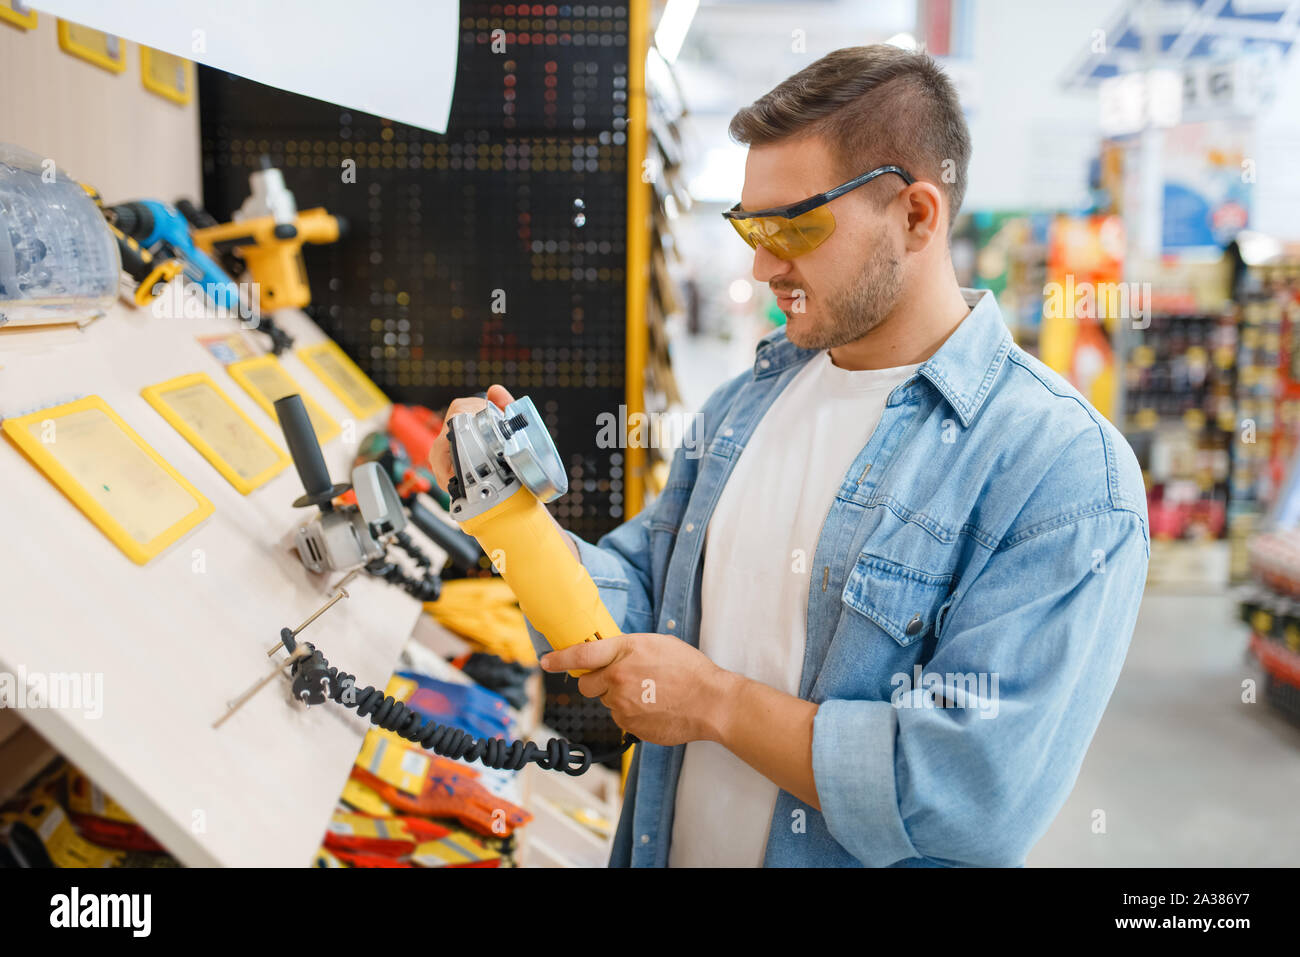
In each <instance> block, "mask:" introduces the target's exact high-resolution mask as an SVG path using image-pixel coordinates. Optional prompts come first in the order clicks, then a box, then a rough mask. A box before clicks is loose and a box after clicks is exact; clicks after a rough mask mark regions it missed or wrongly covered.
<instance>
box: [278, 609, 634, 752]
mask: <svg viewBox="0 0 1300 957" xmlns="http://www.w3.org/2000/svg"><path fill="white" fill-rule="evenodd" d="M280 639H281V641H282V642H283V643H284V647H285V650H287V651H288V652H289V653H290V654H292V653H293V650H294V647H295V644H296V643H295V641H294V638H293V633H292V631H291V630H290V629H288V628H285V629H283V630H282V631H281V632H280ZM303 644H304V645H305V646H306V647H307V648H309V649H310V650H311V654H309V655H307V656H306V657H302V658H299V659H298V661H296V662H295V663H294V665H293V669H292V672H291V673H292V675H293V693H294V696H295V697H297V698H299V699H301V700H302V701H305V702H306V703H307V704H309V705H312V704H321V703H322V702H324V701H325V700H326V699H327V698H328V699H329V700H331V701H335V702H337V703H339V704H341V705H343V706H344V707H345V708H353V709H355V710H356V712H357V714H358V715H360V716H361V717H363V718H364V717H367V716H369V718H370V723H371V724H373V725H376V726H377V727H380V728H383V729H384V730H385V731H392V732H395V733H396V734H397V735H399V736H400V737H403V738H405V739H406V740H408V741H412V742H414V743H416V744H418V745H420V747H422V748H427V749H428V750H430V751H432V752H433V753H434V754H437V755H440V756H442V757H444V758H453V759H456V760H462V761H471V762H472V761H480V762H482V763H483V764H485V765H487V766H488V767H489V768H493V769H496V770H500V769H502V768H505V769H508V770H511V771H518V770H519V769H520V768H522V767H523V766H524V765H526V764H528V763H529V762H532V763H534V764H536V765H537V766H538V767H540V768H541V769H542V770H544V771H563V772H564V773H565V774H569V775H573V776H574V777H577V776H578V775H579V774H585V773H586V772H587V770H588V769H589V768H590V767H591V765H592V764H593V763H597V764H599V763H603V762H605V761H608V760H610V759H611V758H613V757H615V756H617V755H620V754H622V753H623V752H624V751H626V750H627V749H628V748H630V747H631V746H632V745H633V744H635V743H636V742H637V738H635V737H633V736H632V735H630V734H629V735H624V738H623V744H622V746H621V747H619V748H618V750H616V751H611V752H609V753H608V754H602V755H594V756H593V755H592V753H591V750H590V749H589V748H587V747H586V746H585V745H581V744H573V743H572V742H570V741H568V740H566V739H564V738H551V739H550V740H549V741H548V742H546V747H545V749H543V748H539V747H538V746H537V745H536V744H534V743H533V742H532V741H523V740H515V741H506V740H505V739H504V738H476V737H474V736H473V735H472V734H469V733H467V732H465V731H462V730H461V729H460V728H454V727H452V726H450V725H445V724H438V723H436V722H434V721H426V720H425V719H424V718H423V717H421V715H420V714H419V713H418V712H416V711H412V710H411V709H410V708H408V707H407V706H406V705H405V703H403V702H401V701H398V700H396V699H395V698H393V697H391V696H389V695H385V694H384V693H383V692H382V691H377V690H376V689H375V688H372V687H370V686H366V687H365V688H361V689H358V688H357V680H356V676H355V675H350V674H347V673H344V672H340V671H339V670H338V668H335V667H333V666H331V665H330V663H329V662H328V661H326V660H325V656H324V655H322V654H321V653H320V650H319V649H318V648H317V647H316V646H315V645H313V644H312V643H311V642H303Z"/></svg>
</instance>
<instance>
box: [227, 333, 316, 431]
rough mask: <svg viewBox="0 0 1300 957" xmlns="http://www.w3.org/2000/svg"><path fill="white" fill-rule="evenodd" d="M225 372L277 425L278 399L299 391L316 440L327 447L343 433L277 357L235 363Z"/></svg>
mask: <svg viewBox="0 0 1300 957" xmlns="http://www.w3.org/2000/svg"><path fill="white" fill-rule="evenodd" d="M226 371H227V372H229V373H230V377H231V378H232V379H234V380H235V381H236V382H238V383H239V384H240V385H241V386H243V387H244V391H246V392H247V393H248V394H249V395H251V396H252V397H253V400H254V401H255V402H257V404H258V405H259V406H261V407H262V411H264V412H265V413H266V414H267V415H269V416H270V417H271V421H272V422H275V423H276V424H277V425H278V424H279V422H280V419H279V417H278V416H277V415H276V414H275V403H276V400H277V399H283V398H284V397H285V396H286V395H293V394H294V393H295V392H296V393H297V394H298V395H300V396H302V403H303V405H304V406H305V407H306V409H307V416H308V418H310V419H311V425H312V428H313V429H315V430H316V441H318V442H320V444H321V445H324V444H325V443H326V442H330V441H332V440H334V439H336V438H338V435H339V433H340V432H341V431H342V430H341V429H340V428H339V424H338V423H337V422H335V421H334V419H333V418H331V417H330V414H329V413H328V412H326V411H325V410H324V409H322V408H321V407H320V405H319V404H317V402H316V400H315V399H313V398H312V397H311V396H310V395H308V394H307V393H306V392H304V391H303V389H302V387H301V386H299V385H298V383H297V382H296V381H295V380H294V378H293V376H291V375H289V373H287V372H285V371H284V366H282V365H280V360H279V359H277V358H276V357H275V356H273V355H265V356H258V357H257V358H255V359H243V360H241V361H239V362H232V363H231V364H230V365H228V366H226Z"/></svg>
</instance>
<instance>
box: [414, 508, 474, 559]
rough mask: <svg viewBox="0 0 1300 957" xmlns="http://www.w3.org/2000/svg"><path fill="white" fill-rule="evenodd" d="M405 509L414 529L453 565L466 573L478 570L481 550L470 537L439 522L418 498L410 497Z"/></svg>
mask: <svg viewBox="0 0 1300 957" xmlns="http://www.w3.org/2000/svg"><path fill="white" fill-rule="evenodd" d="M407 507H408V508H409V509H410V512H411V521H412V522H413V523H415V527H416V528H418V529H419V530H420V531H422V532H424V534H425V535H427V536H429V538H430V539H432V540H433V542H434V543H436V544H437V545H438V547H439V548H441V549H442V550H443V551H444V552H446V553H447V557H448V558H450V559H451V563H452V564H453V565H455V566H456V567H457V568H459V569H460V570H461V571H466V572H467V571H472V570H473V569H476V568H478V559H479V556H480V555H482V554H483V549H482V548H480V547H479V544H478V542H476V541H475V540H474V539H473V537H472V536H469V535H466V534H465V533H464V532H462V531H461V530H460V529H459V528H455V527H453V526H451V525H448V524H447V523H446V522H442V521H439V520H438V516H436V515H434V514H433V512H431V511H430V510H429V509H428V508H426V507H425V505H424V503H423V502H421V501H420V499H419V497H418V496H415V495H412V496H411V498H410V500H409V501H408V502H407Z"/></svg>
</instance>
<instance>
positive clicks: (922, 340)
mask: <svg viewBox="0 0 1300 957" xmlns="http://www.w3.org/2000/svg"><path fill="white" fill-rule="evenodd" d="M946 277H947V278H946V281H944V282H934V283H914V284H913V290H912V292H910V293H905V294H904V295H903V297H902V298H901V299H899V301H898V304H897V305H896V306H895V307H894V309H893V311H891V312H890V314H889V315H888V316H886V317H885V319H884V321H883V322H881V323H880V325H878V326H876V327H875V328H874V329H872V330H871V331H870V332H868V333H867V334H866V335H865V336H863V337H862V338H861V339H855V340H854V341H853V342H848V343H845V344H844V345H842V346H836V347H835V348H834V349H831V350H830V353H831V361H832V362H834V363H835V365H837V366H839V367H840V368H841V369H848V370H851V371H857V370H860V369H892V368H895V367H896V366H907V365H915V364H916V363H920V362H924V361H925V360H926V359H928V358H930V356H932V355H934V354H935V353H936V352H937V351H938V350H939V347H940V346H941V345H943V344H944V342H946V341H947V339H948V337H949V336H950V335H952V333H953V331H954V330H955V329H956V328H957V327H958V326H959V325H961V323H962V320H963V319H965V318H966V315H967V314H968V313H969V312H970V306H968V305H966V297H965V296H963V295H962V293H961V287H960V286H958V285H957V278H956V276H955V275H953V274H952V272H951V271H949V272H947V273H946Z"/></svg>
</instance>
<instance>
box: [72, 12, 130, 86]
mask: <svg viewBox="0 0 1300 957" xmlns="http://www.w3.org/2000/svg"><path fill="white" fill-rule="evenodd" d="M58 33H59V47H60V49H62V50H63V52H64V53H70V54H72V55H73V56H75V57H80V58H81V59H83V60H85V61H86V62H87V63H93V64H95V66H97V67H100V68H101V69H104V70H108V72H110V73H121V72H122V71H123V70H125V69H126V43H125V42H124V41H123V40H122V38H121V37H116V36H113V34H111V33H105V32H104V31H103V30H92V29H91V28H90V27H87V26H82V25H81V24H80V23H73V22H72V21H71V20H60V21H59V29H58Z"/></svg>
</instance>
